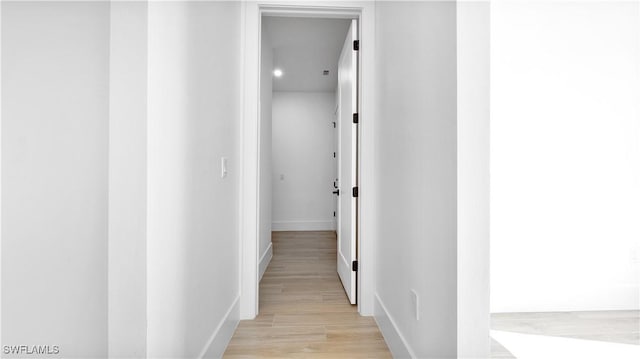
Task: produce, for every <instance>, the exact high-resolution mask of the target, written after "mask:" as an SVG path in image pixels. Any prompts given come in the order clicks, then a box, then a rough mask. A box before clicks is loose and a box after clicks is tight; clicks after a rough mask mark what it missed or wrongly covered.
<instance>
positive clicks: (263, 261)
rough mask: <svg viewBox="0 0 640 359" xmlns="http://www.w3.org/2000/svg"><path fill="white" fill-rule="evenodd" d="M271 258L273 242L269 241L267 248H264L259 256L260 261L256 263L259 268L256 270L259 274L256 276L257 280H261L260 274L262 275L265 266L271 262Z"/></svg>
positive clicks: (265, 268)
mask: <svg viewBox="0 0 640 359" xmlns="http://www.w3.org/2000/svg"><path fill="white" fill-rule="evenodd" d="M271 258H273V243H269V247H267V250H265V251H264V253H263V254H262V256H261V257H260V263H258V266H259V270H260V272H258V273H259V274H260V276H259V277H258V282H260V281H261V280H262V276H263V275H264V272H265V271H266V270H267V267H268V266H269V263H270V262H271Z"/></svg>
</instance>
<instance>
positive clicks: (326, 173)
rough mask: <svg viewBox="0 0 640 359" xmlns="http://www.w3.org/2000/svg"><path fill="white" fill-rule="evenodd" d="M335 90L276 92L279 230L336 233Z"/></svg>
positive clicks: (275, 196)
mask: <svg viewBox="0 0 640 359" xmlns="http://www.w3.org/2000/svg"><path fill="white" fill-rule="evenodd" d="M334 108H335V99H334V94H333V92H274V94H273V230H335V219H334V217H333V211H335V197H334V196H335V195H334V194H332V193H331V192H332V191H333V180H334V178H335V173H336V161H335V159H334V158H333V151H334V142H333V141H334V139H333V137H334V136H335V129H334V128H333V124H332V122H333V121H334V119H333V113H334Z"/></svg>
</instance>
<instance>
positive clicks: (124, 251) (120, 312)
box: [108, 1, 148, 358]
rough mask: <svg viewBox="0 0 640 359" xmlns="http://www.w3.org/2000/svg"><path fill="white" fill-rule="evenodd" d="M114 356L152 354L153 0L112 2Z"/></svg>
mask: <svg viewBox="0 0 640 359" xmlns="http://www.w3.org/2000/svg"><path fill="white" fill-rule="evenodd" d="M110 19H111V38H110V55H109V58H110V68H109V74H110V84H109V255H108V271H109V286H108V302H109V311H108V313H109V319H108V322H109V333H108V341H109V357H112V358H140V357H145V356H146V339H147V300H146V297H147V293H146V289H147V285H146V280H147V277H146V272H147V263H146V248H147V247H146V246H147V243H146V239H147V238H146V227H147V196H146V195H147V178H146V172H147V165H146V162H147V157H146V154H147V25H148V24H147V3H146V2H134V1H126V2H120V1H116V2H111V16H110Z"/></svg>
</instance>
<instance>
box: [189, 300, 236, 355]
mask: <svg viewBox="0 0 640 359" xmlns="http://www.w3.org/2000/svg"><path fill="white" fill-rule="evenodd" d="M239 322H240V294H238V295H237V296H236V298H235V299H234V300H233V303H231V306H230V307H229V309H228V310H227V312H226V313H225V315H224V316H223V317H222V320H221V321H220V323H219V324H218V326H217V327H216V329H214V331H213V334H211V337H210V338H209V340H207V343H206V344H205V345H204V348H202V350H201V351H200V355H198V358H199V359H204V358H207V359H209V358H210V359H214V358H222V355H223V354H224V351H225V350H226V349H227V345H229V341H230V340H231V337H232V336H233V333H234V332H235V331H236V327H237V326H238V323H239Z"/></svg>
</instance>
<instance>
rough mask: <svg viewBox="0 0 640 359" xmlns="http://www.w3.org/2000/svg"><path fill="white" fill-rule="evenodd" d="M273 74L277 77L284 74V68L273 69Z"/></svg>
mask: <svg viewBox="0 0 640 359" xmlns="http://www.w3.org/2000/svg"><path fill="white" fill-rule="evenodd" d="M273 76H275V77H280V76H282V70H280V69H275V70H273Z"/></svg>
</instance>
